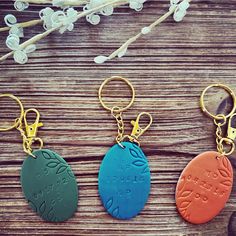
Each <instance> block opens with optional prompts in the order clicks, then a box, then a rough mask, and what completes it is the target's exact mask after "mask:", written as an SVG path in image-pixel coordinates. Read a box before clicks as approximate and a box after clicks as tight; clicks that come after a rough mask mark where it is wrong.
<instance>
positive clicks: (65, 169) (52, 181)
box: [0, 94, 78, 222]
mask: <svg viewBox="0 0 236 236" xmlns="http://www.w3.org/2000/svg"><path fill="white" fill-rule="evenodd" d="M3 97H9V98H11V99H13V100H15V101H16V102H17V103H18V104H19V106H20V117H19V118H17V119H16V120H15V122H14V124H13V125H12V126H9V127H5V128H3V127H1V128H0V131H8V130H11V129H14V128H15V129H17V130H18V131H19V132H20V134H21V136H22V138H23V149H24V152H25V153H27V155H28V156H27V157H26V159H25V160H24V162H23V165H22V169H21V185H22V190H23V192H24V195H25V198H26V200H27V201H28V203H29V205H30V206H31V208H32V209H33V210H34V211H35V212H37V214H38V215H40V216H41V217H42V218H43V219H44V220H46V221H51V222H62V221H65V220H67V219H69V218H70V217H72V216H73V214H74V213H75V211H76V210H77V203H78V188H77V183H76V179H75V176H74V174H73V172H72V170H71V167H70V166H69V165H68V164H67V162H66V161H65V160H64V159H63V158H62V157H61V156H59V155H58V154H57V153H55V152H53V151H51V150H49V149H42V147H43V141H42V139H40V138H38V137H37V130H38V128H39V127H41V126H43V123H41V122H40V121H39V120H40V114H39V112H38V111H37V110H36V109H28V110H26V111H25V110H24V107H23V105H22V103H21V101H20V100H19V98H17V97H16V96H14V95H12V94H1V95H0V98H3ZM29 113H35V115H36V119H35V122H34V123H33V124H28V122H27V115H28V114H29ZM37 143H38V144H39V146H40V148H39V149H38V150H36V151H33V150H32V145H33V144H37Z"/></svg>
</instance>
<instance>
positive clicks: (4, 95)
mask: <svg viewBox="0 0 236 236" xmlns="http://www.w3.org/2000/svg"><path fill="white" fill-rule="evenodd" d="M3 97H9V98H12V99H13V100H15V101H16V102H17V103H18V104H19V106H20V117H19V118H16V119H15V122H14V124H13V125H11V126H9V127H0V131H8V130H11V129H14V128H16V127H17V126H18V125H19V123H20V122H21V120H22V119H23V116H24V107H23V105H22V103H21V101H20V100H19V98H17V97H16V96H14V95H13V94H8V93H5V94H0V98H3Z"/></svg>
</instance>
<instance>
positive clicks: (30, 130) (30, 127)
mask: <svg viewBox="0 0 236 236" xmlns="http://www.w3.org/2000/svg"><path fill="white" fill-rule="evenodd" d="M29 112H34V113H36V119H35V122H34V123H33V124H28V122H27V113H29ZM39 118H40V114H39V112H38V111H37V110H36V109H34V108H32V109H28V110H26V111H25V113H24V124H25V132H26V136H27V138H29V139H34V138H36V136H37V131H38V128H39V127H42V126H43V123H42V122H39Z"/></svg>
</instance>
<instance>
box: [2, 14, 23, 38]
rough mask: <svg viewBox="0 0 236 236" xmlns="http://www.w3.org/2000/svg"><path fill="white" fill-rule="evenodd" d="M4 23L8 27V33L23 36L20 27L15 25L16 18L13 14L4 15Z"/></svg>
mask: <svg viewBox="0 0 236 236" xmlns="http://www.w3.org/2000/svg"><path fill="white" fill-rule="evenodd" d="M4 21H5V24H6V25H7V26H8V27H10V30H9V34H15V35H18V36H19V37H20V38H23V37H24V32H23V28H22V27H18V26H17V19H16V17H15V16H14V15H12V14H8V15H6V16H5V17H4Z"/></svg>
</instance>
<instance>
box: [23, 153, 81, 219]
mask: <svg viewBox="0 0 236 236" xmlns="http://www.w3.org/2000/svg"><path fill="white" fill-rule="evenodd" d="M33 154H34V155H35V156H36V158H33V157H31V156H28V157H27V158H26V159H25V161H24V163H23V165H22V170H21V185H22V189H23V192H24V195H25V198H26V199H27V201H28V202H29V204H30V206H31V208H32V209H33V210H34V211H36V212H37V213H38V214H39V215H40V216H41V217H42V218H43V219H44V220H46V221H51V222H62V221H65V220H67V219H69V218H70V217H72V216H73V214H74V213H75V211H76V210H77V203H78V188H77V183H76V179H75V176H74V174H73V172H72V170H71V167H70V166H69V165H68V164H67V162H66V161H65V160H64V159H63V158H62V157H61V156H59V155H58V154H57V153H55V152H53V151H51V150H48V149H41V150H37V151H34V152H33Z"/></svg>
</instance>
